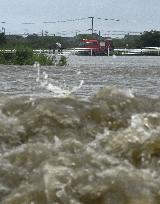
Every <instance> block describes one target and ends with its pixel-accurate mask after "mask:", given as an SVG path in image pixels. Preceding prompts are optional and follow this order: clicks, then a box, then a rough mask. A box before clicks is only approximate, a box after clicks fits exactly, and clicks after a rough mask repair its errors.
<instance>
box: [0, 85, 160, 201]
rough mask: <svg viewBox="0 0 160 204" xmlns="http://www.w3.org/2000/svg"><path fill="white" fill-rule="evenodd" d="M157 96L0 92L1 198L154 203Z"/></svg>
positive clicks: (157, 193)
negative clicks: (81, 97)
mask: <svg viewBox="0 0 160 204" xmlns="http://www.w3.org/2000/svg"><path fill="white" fill-rule="evenodd" d="M159 133H160V100H159V99H151V98H144V97H140V96H134V94H132V93H131V92H130V91H129V90H121V89H117V88H113V87H106V88H103V89H101V90H100V91H99V92H98V93H97V94H96V95H95V96H93V97H92V98H90V99H89V100H86V101H82V100H79V99H78V98H76V97H72V96H68V97H63V98H57V97H51V98H44V97H42V98H30V97H27V96H25V97H17V98H15V97H14V98H13V97H12V98H11V97H1V98H0V141H1V142H0V202H1V203H2V204H159V202H160V176H159V175H160V162H159V158H160V136H159Z"/></svg>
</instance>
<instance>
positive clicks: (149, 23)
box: [0, 0, 160, 35]
mask: <svg viewBox="0 0 160 204" xmlns="http://www.w3.org/2000/svg"><path fill="white" fill-rule="evenodd" d="M159 8H160V0H154V1H153V0H8V1H7V0H0V23H1V27H0V29H1V28H2V27H3V26H4V27H5V28H6V32H7V33H24V32H26V33H27V32H29V33H39V32H41V31H42V30H44V31H45V30H46V31H48V32H49V33H57V32H62V33H64V34H67V35H74V34H75V33H76V31H78V30H81V31H82V33H84V32H85V31H86V30H87V29H90V28H91V19H86V20H83V21H74V22H64V23H55V24H45V23H43V22H45V21H60V20H66V19H77V18H83V17H84V18H87V17H89V16H94V17H95V19H94V29H95V30H97V31H98V30H101V33H108V32H107V31H133V32H134V31H142V32H143V31H145V30H151V29H153V30H159V29H160V12H159ZM99 17H100V18H101V20H100V19H97V18H99ZM105 18H108V19H111V18H113V19H119V20H120V21H114V20H113V21H111V20H109V21H105V20H103V19H105ZM2 22H6V23H5V24H3V23H2ZM26 22H31V23H34V24H30V25H29V24H22V23H26ZM71 31H73V34H72V33H71ZM67 32H68V33H67ZM88 32H89V31H88ZM112 33H113V32H112Z"/></svg>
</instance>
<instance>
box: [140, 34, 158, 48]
mask: <svg viewBox="0 0 160 204" xmlns="http://www.w3.org/2000/svg"><path fill="white" fill-rule="evenodd" d="M140 44H141V46H142V47H160V31H153V30H151V31H150V32H148V31H145V32H144V33H143V34H142V35H141V37H140Z"/></svg>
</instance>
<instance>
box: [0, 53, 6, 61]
mask: <svg viewBox="0 0 160 204" xmlns="http://www.w3.org/2000/svg"><path fill="white" fill-rule="evenodd" d="M5 63H6V60H5V57H4V54H3V53H2V52H0V64H5Z"/></svg>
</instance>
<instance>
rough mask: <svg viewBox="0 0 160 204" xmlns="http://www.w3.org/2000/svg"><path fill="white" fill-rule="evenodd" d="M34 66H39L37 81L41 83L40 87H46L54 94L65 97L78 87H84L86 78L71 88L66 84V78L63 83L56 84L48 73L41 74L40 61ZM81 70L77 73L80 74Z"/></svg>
mask: <svg viewBox="0 0 160 204" xmlns="http://www.w3.org/2000/svg"><path fill="white" fill-rule="evenodd" d="M34 67H37V78H36V82H38V83H39V84H40V87H43V88H45V89H46V90H47V91H49V92H51V93H52V96H54V97H58V98H63V97H67V96H69V95H70V94H72V93H74V92H76V91H77V90H78V89H81V88H82V85H83V84H84V80H81V81H80V83H79V85H78V86H74V87H73V88H70V87H69V86H67V85H66V83H65V80H64V81H63V84H61V85H58V86H57V85H55V84H53V82H52V83H51V82H50V80H49V76H48V74H47V73H46V72H45V71H44V72H43V73H42V74H40V65H39V64H38V63H35V65H34ZM80 74H81V72H80V71H78V72H77V75H80Z"/></svg>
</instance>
